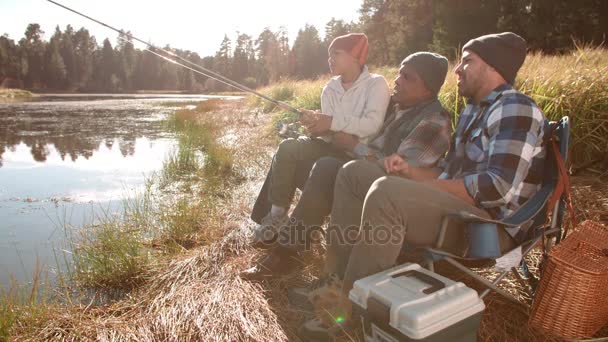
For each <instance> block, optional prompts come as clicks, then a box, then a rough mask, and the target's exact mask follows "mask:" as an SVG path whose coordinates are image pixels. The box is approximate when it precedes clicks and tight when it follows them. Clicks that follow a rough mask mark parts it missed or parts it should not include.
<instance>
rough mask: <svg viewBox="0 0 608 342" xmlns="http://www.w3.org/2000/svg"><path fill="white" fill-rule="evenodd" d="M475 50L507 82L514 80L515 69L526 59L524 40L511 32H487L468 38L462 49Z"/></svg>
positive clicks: (511, 82)
mask: <svg viewBox="0 0 608 342" xmlns="http://www.w3.org/2000/svg"><path fill="white" fill-rule="evenodd" d="M464 50H471V51H473V52H475V53H476V54H477V55H478V56H479V57H481V59H483V60H484V61H485V62H486V63H487V64H488V65H490V66H492V67H493V68H494V69H496V71H498V73H499V74H500V75H501V76H502V77H503V78H504V79H505V81H507V82H509V84H513V83H514V82H515V76H516V75H517V71H519V68H521V66H522V64H524V60H525V59H526V41H525V40H524V39H523V38H522V37H520V36H518V35H516V34H515V33H513V32H503V33H497V34H488V35H485V36H481V37H478V38H474V39H471V40H469V42H468V43H466V44H465V45H464V46H463V47H462V51H463V52H464Z"/></svg>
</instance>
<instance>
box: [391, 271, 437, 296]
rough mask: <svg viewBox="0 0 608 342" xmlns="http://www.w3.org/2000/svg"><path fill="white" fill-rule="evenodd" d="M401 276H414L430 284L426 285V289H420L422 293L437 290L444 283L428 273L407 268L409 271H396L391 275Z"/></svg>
mask: <svg viewBox="0 0 608 342" xmlns="http://www.w3.org/2000/svg"><path fill="white" fill-rule="evenodd" d="M403 276H405V277H414V278H416V279H418V280H420V281H423V282H425V283H427V284H429V285H431V287H427V288H426V289H424V290H422V292H423V293H424V294H431V293H433V292H437V291H439V290H441V289H443V288H445V284H444V283H443V282H442V281H441V280H439V279H436V278H433V277H431V276H430V275H428V274H426V273H422V272H420V271H417V270H409V271H404V272H400V273H396V274H393V275H392V276H391V277H392V278H398V277H403Z"/></svg>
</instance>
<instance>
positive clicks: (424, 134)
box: [397, 112, 452, 167]
mask: <svg viewBox="0 0 608 342" xmlns="http://www.w3.org/2000/svg"><path fill="white" fill-rule="evenodd" d="M451 134H452V123H451V120H450V117H449V115H447V114H446V113H440V112H438V113H433V114H432V115H429V116H428V117H427V118H425V119H424V120H422V121H420V123H419V124H418V125H417V126H416V127H415V128H414V129H413V130H412V132H411V133H410V134H409V135H408V136H407V137H406V138H405V139H404V140H403V141H402V142H401V144H400V145H399V148H398V149H397V154H399V155H400V156H401V157H403V159H405V160H407V161H408V163H409V164H410V165H412V166H416V167H432V166H434V165H435V164H436V163H437V161H438V160H439V159H441V158H442V157H443V155H444V154H445V152H446V151H447V150H448V149H449V147H450V140H451Z"/></svg>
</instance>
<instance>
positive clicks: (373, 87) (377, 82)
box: [321, 66, 390, 143]
mask: <svg viewBox="0 0 608 342" xmlns="http://www.w3.org/2000/svg"><path fill="white" fill-rule="evenodd" d="M389 100H390V91H389V88H388V84H387V83H386V80H385V79H384V77H383V76H381V75H376V74H370V72H369V71H368V69H367V66H364V67H363V71H362V72H361V74H360V75H359V78H358V79H357V81H356V82H355V84H353V86H352V87H350V88H349V89H348V90H346V91H345V90H344V88H343V87H342V81H341V78H340V76H336V77H333V78H332V79H331V80H330V81H329V82H328V83H327V84H326V85H325V87H324V88H323V93H322V95H321V112H322V113H323V114H327V115H331V116H333V119H332V122H331V130H332V131H334V132H345V133H349V134H354V135H356V136H358V137H359V139H360V141H361V142H362V143H367V141H368V140H369V138H370V137H371V136H373V135H374V134H376V133H377V132H378V131H379V130H380V128H381V127H382V123H383V122H384V115H385V114H386V108H387V106H388V102H389Z"/></svg>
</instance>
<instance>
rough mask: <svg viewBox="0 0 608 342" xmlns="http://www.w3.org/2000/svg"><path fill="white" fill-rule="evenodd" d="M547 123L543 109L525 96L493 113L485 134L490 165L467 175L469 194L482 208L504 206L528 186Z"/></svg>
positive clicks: (499, 107) (509, 98) (505, 101)
mask: <svg viewBox="0 0 608 342" xmlns="http://www.w3.org/2000/svg"><path fill="white" fill-rule="evenodd" d="M543 123H544V116H543V114H542V112H541V111H540V109H538V107H537V106H536V105H535V104H534V102H533V101H531V100H529V99H528V98H527V97H523V96H513V97H508V98H507V99H505V100H504V102H503V103H502V104H501V105H499V106H496V108H495V109H493V110H492V112H491V113H489V115H488V120H487V124H486V125H485V132H484V133H483V135H484V139H486V138H487V144H484V145H485V146H484V150H486V151H484V152H485V153H487V157H486V158H484V159H485V163H486V165H485V167H484V168H483V171H480V172H478V173H473V174H469V175H466V176H465V177H464V184H465V187H466V189H467V191H468V193H469V194H470V195H471V197H473V199H474V200H475V201H476V202H477V203H478V204H479V205H480V206H481V207H484V208H495V207H500V206H504V205H506V204H507V203H509V202H510V201H511V200H512V199H513V198H514V196H517V195H518V193H519V192H520V191H521V188H522V187H524V186H525V184H524V180H525V179H526V176H527V175H528V171H529V167H530V164H531V162H532V159H533V158H534V157H535V155H536V154H537V153H538V148H537V146H539V145H540V142H541V141H540V140H542V138H543Z"/></svg>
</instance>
